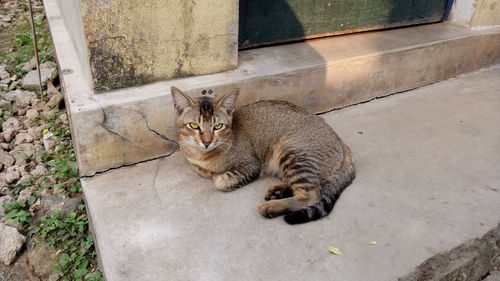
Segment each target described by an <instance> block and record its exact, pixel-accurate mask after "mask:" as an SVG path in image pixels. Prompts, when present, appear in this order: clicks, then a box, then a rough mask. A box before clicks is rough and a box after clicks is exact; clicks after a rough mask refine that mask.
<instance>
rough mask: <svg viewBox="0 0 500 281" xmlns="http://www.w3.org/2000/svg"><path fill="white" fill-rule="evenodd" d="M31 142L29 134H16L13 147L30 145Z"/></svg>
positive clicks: (31, 138)
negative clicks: (24, 144)
mask: <svg viewBox="0 0 500 281" xmlns="http://www.w3.org/2000/svg"><path fill="white" fill-rule="evenodd" d="M32 141H33V137H32V136H31V135H30V134H29V133H18V134H17V135H16V139H15V141H14V144H15V145H20V144H23V143H30V142H32Z"/></svg>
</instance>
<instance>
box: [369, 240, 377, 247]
mask: <svg viewBox="0 0 500 281" xmlns="http://www.w3.org/2000/svg"><path fill="white" fill-rule="evenodd" d="M368 244H370V245H372V246H374V245H377V241H371V242H370V243H368Z"/></svg>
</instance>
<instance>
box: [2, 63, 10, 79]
mask: <svg viewBox="0 0 500 281" xmlns="http://www.w3.org/2000/svg"><path fill="white" fill-rule="evenodd" d="M5 68H6V66H5V65H0V80H3V79H8V78H9V77H10V74H9V73H8V72H7V70H5Z"/></svg>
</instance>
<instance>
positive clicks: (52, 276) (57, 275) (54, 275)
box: [47, 273, 59, 281]
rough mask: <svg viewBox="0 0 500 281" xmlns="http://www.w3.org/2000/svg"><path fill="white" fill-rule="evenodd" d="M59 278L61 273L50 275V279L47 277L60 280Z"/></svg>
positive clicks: (54, 280)
mask: <svg viewBox="0 0 500 281" xmlns="http://www.w3.org/2000/svg"><path fill="white" fill-rule="evenodd" d="M58 280H59V274H57V273H54V274H52V275H50V276H49V279H47V281H58Z"/></svg>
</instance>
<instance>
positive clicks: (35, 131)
mask: <svg viewBox="0 0 500 281" xmlns="http://www.w3.org/2000/svg"><path fill="white" fill-rule="evenodd" d="M43 129H45V126H44V125H41V126H38V127H31V128H28V134H30V136H31V137H32V138H33V139H35V140H37V139H40V138H41V137H42V132H43ZM37 150H39V149H37Z"/></svg>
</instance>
